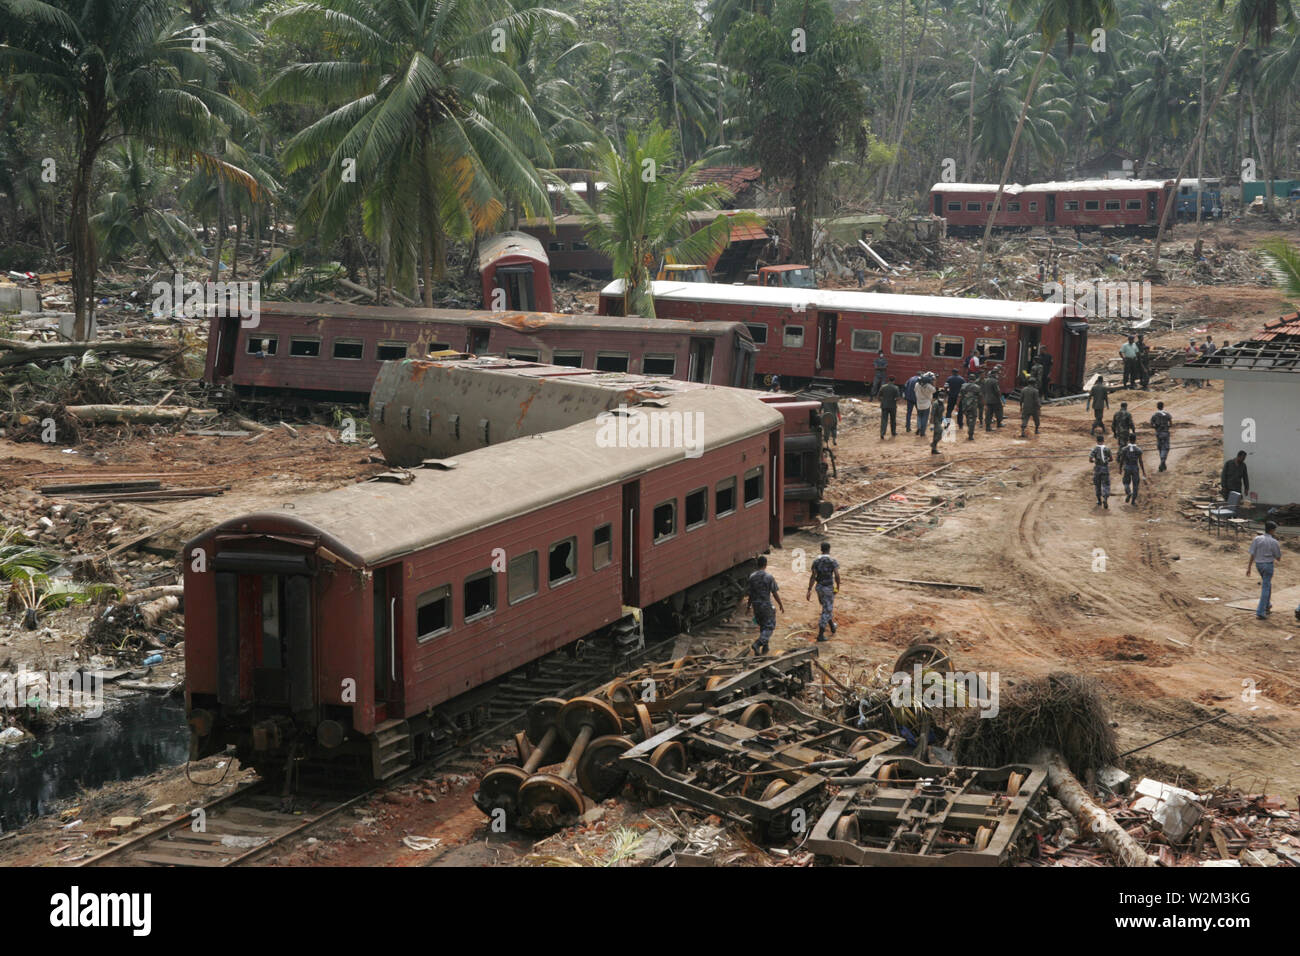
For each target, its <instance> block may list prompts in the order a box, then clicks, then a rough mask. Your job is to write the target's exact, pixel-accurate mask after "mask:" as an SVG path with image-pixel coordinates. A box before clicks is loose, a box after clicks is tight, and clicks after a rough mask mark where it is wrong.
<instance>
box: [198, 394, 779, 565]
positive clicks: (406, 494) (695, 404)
mask: <svg viewBox="0 0 1300 956" xmlns="http://www.w3.org/2000/svg"><path fill="white" fill-rule="evenodd" d="M660 401H661V402H662V404H663V408H662V409H660V408H655V409H652V410H653V411H669V412H681V413H682V414H684V415H685V414H693V413H696V412H699V413H700V414H701V415H703V418H702V419H699V421H701V422H702V425H703V428H702V444H703V448H704V453H705V454H708V453H709V452H710V451H712V450H714V449H717V448H720V447H723V446H726V445H730V444H733V443H735V442H737V441H741V440H742V439H745V438H749V437H752V436H754V435H760V434H763V433H764V432H767V431H771V430H772V429H775V428H777V427H779V426H780V425H781V422H782V416H781V413H780V412H779V411H777V410H775V409H774V408H772V407H771V406H767V405H764V404H763V403H761V402H759V401H757V400H756V399H755V397H754V395H753V393H751V392H746V391H743V390H741V389H729V388H715V387H711V386H705V387H703V388H699V389H690V390H684V391H682V392H680V393H677V394H670V395H668V396H666V397H664V398H663V399H661V400H660ZM602 425H603V423H602V422H599V421H597V420H595V419H591V420H588V421H585V422H580V423H579V424H577V425H571V426H569V427H568V428H562V429H559V430H558V431H552V432H544V433H542V434H539V435H531V436H529V437H527V438H519V439H516V440H514V441H509V442H505V443H503V444H500V445H493V446H492V447H490V448H482V449H479V450H477V451H472V452H468V453H466V454H463V455H459V456H457V458H456V459H455V462H456V464H455V467H453V468H451V469H450V470H446V471H444V470H440V469H427V468H425V469H417V470H416V473H415V478H414V480H413V481H412V482H411V483H410V484H409V485H401V484H396V483H392V482H378V481H368V482H362V483H360V484H356V485H351V486H349V487H347V488H341V489H339V490H337V491H329V492H325V493H323V494H317V495H311V496H309V497H306V498H301V499H298V500H296V501H295V502H294V503H293V508H292V510H288V509H286V510H285V511H283V512H280V513H278V514H277V517H291V518H297V519H298V520H300V521H303V522H306V523H307V524H308V525H310V526H312V527H313V528H315V529H317V530H319V531H320V532H322V533H323V534H326V535H329V536H331V537H333V538H334V539H335V540H336V541H337V542H339V543H340V544H342V545H343V546H344V547H346V548H347V549H348V550H349V551H350V552H351V554H352V556H355V557H357V558H360V559H361V560H363V561H365V562H366V563H368V564H372V565H373V564H379V563H382V562H384V561H388V560H390V559H392V558H396V557H399V556H401V555H405V554H410V553H411V552H413V551H417V550H419V549H421V548H426V547H429V546H430V545H433V544H438V543H440V542H443V541H448V540H451V539H453V538H457V537H460V536H461V535H464V534H468V533H470V532H472V531H477V530H481V529H483V528H487V527H490V526H491V525H494V524H496V523H498V522H501V521H504V520H506V519H508V518H512V517H516V516H518V515H522V514H527V513H528V512H531V511H536V510H538V509H540V508H543V507H546V506H547V505H551V504H554V503H555V502H557V501H563V500H565V499H568V498H572V497H574V496H576V495H580V494H583V493H585V492H588V491H593V490H595V489H597V488H602V487H605V486H607V485H611V484H618V483H621V482H623V481H626V480H629V479H631V478H635V477H636V476H638V475H641V474H644V473H645V472H646V471H648V470H650V469H652V468H659V467H663V466H665V465H668V464H671V463H672V462H675V461H681V460H682V459H684V458H685V456H686V449H684V448H620V447H601V446H600V445H598V444H597V437H598V435H599V434H600V429H601V427H602ZM254 517H255V516H252V515H250V516H244V517H239V518H234V519H232V520H231V521H228V522H225V523H224V524H223V525H222V528H223V529H225V528H231V527H233V528H238V527H239V526H240V525H241V524H244V523H249V524H252V523H253V520H252V519H253V518H254ZM485 558H486V556H485Z"/></svg>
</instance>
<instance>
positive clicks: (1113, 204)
mask: <svg viewBox="0 0 1300 956" xmlns="http://www.w3.org/2000/svg"><path fill="white" fill-rule="evenodd" d="M1106 208H1107V209H1111V210H1115V209H1119V200H1118V199H1107V200H1106Z"/></svg>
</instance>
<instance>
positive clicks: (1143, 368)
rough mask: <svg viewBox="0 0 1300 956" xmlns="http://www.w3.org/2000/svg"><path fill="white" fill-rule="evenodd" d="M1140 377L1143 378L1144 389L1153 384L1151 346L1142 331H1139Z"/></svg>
mask: <svg viewBox="0 0 1300 956" xmlns="http://www.w3.org/2000/svg"><path fill="white" fill-rule="evenodd" d="M1137 347H1138V377H1139V378H1141V379H1142V391H1144V392H1145V391H1147V389H1148V388H1149V387H1150V385H1151V346H1150V345H1148V344H1147V342H1146V338H1145V337H1144V336H1143V335H1142V333H1140V332H1139V333H1138V340H1137Z"/></svg>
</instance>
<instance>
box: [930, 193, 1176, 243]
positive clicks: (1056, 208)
mask: <svg viewBox="0 0 1300 956" xmlns="http://www.w3.org/2000/svg"><path fill="white" fill-rule="evenodd" d="M996 194H997V186H996V184H988V183H935V184H934V186H933V187H932V188H931V190H930V200H931V204H932V209H933V212H934V214H935V215H936V216H943V217H944V219H946V220H947V223H948V234H949V235H951V236H978V235H982V234H983V232H984V226H985V223H986V222H987V221H988V214H989V211H990V210H991V209H992V208H993V200H994V197H995V196H996ZM1172 194H1173V182H1172V180H1154V179H1086V180H1076V181H1074V182H1049V183H1032V184H1030V185H1028V186H1021V185H1019V184H1018V183H1012V184H1010V185H1008V186H1007V187H1006V188H1005V189H1004V190H1003V192H1002V204H1001V206H1000V207H999V209H998V211H997V214H996V215H995V216H994V219H993V229H994V231H995V232H1028V231H1029V230H1030V229H1035V228H1047V227H1051V228H1062V229H1077V230H1079V231H1087V232H1096V231H1103V232H1120V233H1128V234H1134V235H1144V236H1150V235H1155V231H1156V228H1157V227H1158V225H1159V223H1160V217H1161V216H1163V215H1164V209H1165V204H1166V203H1168V202H1169V201H1170V199H1171V197H1172Z"/></svg>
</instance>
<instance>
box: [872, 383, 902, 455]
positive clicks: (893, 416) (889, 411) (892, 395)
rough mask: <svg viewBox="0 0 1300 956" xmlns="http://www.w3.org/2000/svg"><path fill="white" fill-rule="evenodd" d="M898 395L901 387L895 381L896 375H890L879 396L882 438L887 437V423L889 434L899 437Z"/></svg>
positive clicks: (892, 436)
mask: <svg viewBox="0 0 1300 956" xmlns="http://www.w3.org/2000/svg"><path fill="white" fill-rule="evenodd" d="M898 396H899V388H898V385H897V383H895V382H894V376H892V375H891V376H889V381H888V382H886V383H885V384H884V385H883V386H882V387H881V389H880V394H879V395H878V396H877V398H879V399H880V438H881V440H882V441H883V440H884V438H885V424H886V423H888V424H889V434H890V437H891V438H897V437H898Z"/></svg>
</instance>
